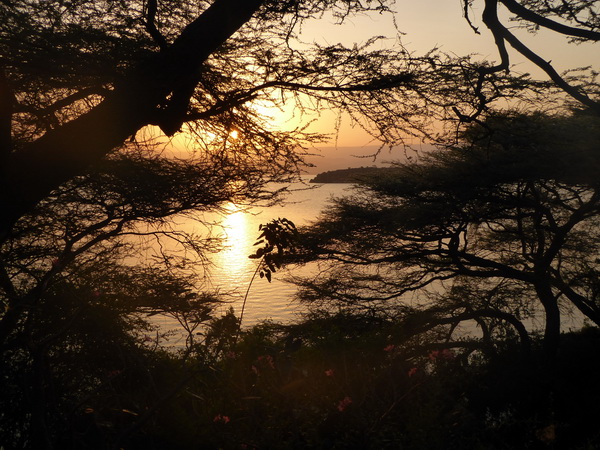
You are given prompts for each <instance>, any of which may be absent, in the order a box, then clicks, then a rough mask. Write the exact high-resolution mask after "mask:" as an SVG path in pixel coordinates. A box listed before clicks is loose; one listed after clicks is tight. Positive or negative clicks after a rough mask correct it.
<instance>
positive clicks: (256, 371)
mask: <svg viewBox="0 0 600 450" xmlns="http://www.w3.org/2000/svg"><path fill="white" fill-rule="evenodd" d="M250 370H252V372H254V373H255V374H256V375H258V369H257V368H256V366H252V367H251V368H250Z"/></svg>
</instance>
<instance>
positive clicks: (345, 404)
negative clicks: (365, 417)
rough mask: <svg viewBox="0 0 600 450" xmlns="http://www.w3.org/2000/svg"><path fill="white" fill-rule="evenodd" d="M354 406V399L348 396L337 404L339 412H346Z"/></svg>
mask: <svg viewBox="0 0 600 450" xmlns="http://www.w3.org/2000/svg"><path fill="white" fill-rule="evenodd" d="M351 404H352V399H351V398H350V397H348V396H346V397H344V398H343V399H342V400H340V401H339V403H338V404H337V409H338V411H339V412H344V410H345V409H346V408H347V407H348V406H350V405H351Z"/></svg>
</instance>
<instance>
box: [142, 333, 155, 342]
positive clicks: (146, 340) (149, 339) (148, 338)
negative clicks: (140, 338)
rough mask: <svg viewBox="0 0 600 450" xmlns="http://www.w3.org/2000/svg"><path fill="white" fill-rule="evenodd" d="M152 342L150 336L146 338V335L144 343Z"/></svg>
mask: <svg viewBox="0 0 600 450" xmlns="http://www.w3.org/2000/svg"><path fill="white" fill-rule="evenodd" d="M152 341H153V339H152V338H151V337H150V336H148V335H147V334H146V335H145V336H144V342H152Z"/></svg>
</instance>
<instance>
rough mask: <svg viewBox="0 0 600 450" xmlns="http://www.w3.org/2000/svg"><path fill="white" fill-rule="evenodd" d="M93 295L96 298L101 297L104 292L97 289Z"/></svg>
mask: <svg viewBox="0 0 600 450" xmlns="http://www.w3.org/2000/svg"><path fill="white" fill-rule="evenodd" d="M92 295H93V296H94V297H100V295H102V292H100V290H99V289H96V290H95V291H94V292H92Z"/></svg>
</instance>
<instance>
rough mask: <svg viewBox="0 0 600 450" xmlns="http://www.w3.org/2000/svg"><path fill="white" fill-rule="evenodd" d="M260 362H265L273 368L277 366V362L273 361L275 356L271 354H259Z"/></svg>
mask: <svg viewBox="0 0 600 450" xmlns="http://www.w3.org/2000/svg"><path fill="white" fill-rule="evenodd" d="M258 362H260V363H263V364H264V365H266V366H268V367H270V368H271V369H274V368H275V363H274V362H273V357H272V356H271V355H263V356H259V357H258Z"/></svg>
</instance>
